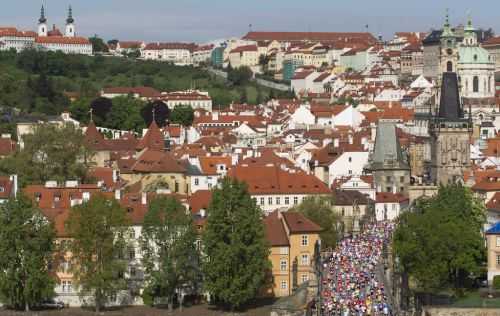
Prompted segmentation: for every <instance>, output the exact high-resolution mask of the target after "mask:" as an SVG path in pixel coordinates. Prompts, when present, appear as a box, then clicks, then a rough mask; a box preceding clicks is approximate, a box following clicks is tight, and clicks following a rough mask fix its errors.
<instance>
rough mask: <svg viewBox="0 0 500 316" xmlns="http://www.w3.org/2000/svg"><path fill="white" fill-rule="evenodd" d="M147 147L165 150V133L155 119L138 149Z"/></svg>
mask: <svg viewBox="0 0 500 316" xmlns="http://www.w3.org/2000/svg"><path fill="white" fill-rule="evenodd" d="M145 148H148V149H153V150H163V149H164V148H165V140H164V137H163V133H162V132H161V130H160V128H159V127H158V125H157V124H156V122H155V120H153V121H152V122H151V125H149V128H148V131H147V132H146V134H145V135H144V137H143V138H142V139H141V140H140V142H139V144H138V145H137V148H136V149H137V150H138V151H141V150H143V149H145Z"/></svg>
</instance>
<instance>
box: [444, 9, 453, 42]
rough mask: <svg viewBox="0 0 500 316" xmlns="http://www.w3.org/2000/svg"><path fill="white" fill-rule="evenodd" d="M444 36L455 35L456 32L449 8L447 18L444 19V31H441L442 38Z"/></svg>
mask: <svg viewBox="0 0 500 316" xmlns="http://www.w3.org/2000/svg"><path fill="white" fill-rule="evenodd" d="M443 37H455V33H453V30H452V29H451V25H450V16H449V13H448V10H446V18H445V21H444V26H443V33H441V38H443Z"/></svg>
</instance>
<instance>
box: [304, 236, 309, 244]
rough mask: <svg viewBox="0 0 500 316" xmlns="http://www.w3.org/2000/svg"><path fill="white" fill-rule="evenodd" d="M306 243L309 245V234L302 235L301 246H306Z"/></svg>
mask: <svg viewBox="0 0 500 316" xmlns="http://www.w3.org/2000/svg"><path fill="white" fill-rule="evenodd" d="M307 245H309V236H307V235H302V246H307Z"/></svg>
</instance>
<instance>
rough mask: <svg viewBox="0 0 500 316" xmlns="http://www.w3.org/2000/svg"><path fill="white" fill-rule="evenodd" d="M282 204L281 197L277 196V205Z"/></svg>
mask: <svg viewBox="0 0 500 316" xmlns="http://www.w3.org/2000/svg"><path fill="white" fill-rule="evenodd" d="M280 204H281V198H280V197H277V198H276V205H280Z"/></svg>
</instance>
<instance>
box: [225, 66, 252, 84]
mask: <svg viewBox="0 0 500 316" xmlns="http://www.w3.org/2000/svg"><path fill="white" fill-rule="evenodd" d="M252 76H253V73H252V70H251V69H250V68H249V67H246V66H242V67H239V68H228V73H227V79H228V80H229V81H231V82H232V83H233V84H234V85H236V86H241V85H245V84H247V83H248V82H249V81H250V79H252Z"/></svg>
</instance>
